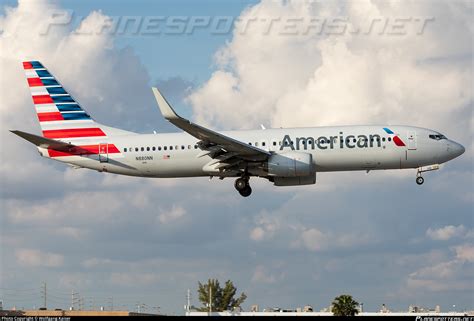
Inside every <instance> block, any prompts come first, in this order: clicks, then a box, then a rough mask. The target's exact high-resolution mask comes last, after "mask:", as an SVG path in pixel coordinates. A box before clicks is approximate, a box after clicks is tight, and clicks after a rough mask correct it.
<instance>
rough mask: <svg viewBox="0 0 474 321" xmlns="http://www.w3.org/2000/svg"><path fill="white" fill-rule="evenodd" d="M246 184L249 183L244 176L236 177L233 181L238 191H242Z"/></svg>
mask: <svg viewBox="0 0 474 321" xmlns="http://www.w3.org/2000/svg"><path fill="white" fill-rule="evenodd" d="M248 185H249V182H248V181H247V180H246V179H245V178H242V177H240V178H237V179H236V180H235V183H234V186H235V189H236V190H238V191H239V192H240V191H243V190H244V189H245V187H247V186H248Z"/></svg>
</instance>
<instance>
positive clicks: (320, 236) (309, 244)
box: [301, 228, 328, 251]
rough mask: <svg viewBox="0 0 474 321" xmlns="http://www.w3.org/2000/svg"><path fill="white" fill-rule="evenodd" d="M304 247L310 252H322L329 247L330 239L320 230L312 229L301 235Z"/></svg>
mask: <svg viewBox="0 0 474 321" xmlns="http://www.w3.org/2000/svg"><path fill="white" fill-rule="evenodd" d="M301 239H302V240H303V244H304V246H305V247H306V248H307V249H308V250H310V251H320V250H322V249H324V248H326V247H327V246H328V244H327V242H328V237H327V235H325V234H324V233H322V232H321V231H320V230H318V229H316V228H311V229H308V230H305V231H303V233H302V234H301Z"/></svg>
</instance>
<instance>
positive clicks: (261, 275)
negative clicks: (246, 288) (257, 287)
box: [252, 265, 277, 283]
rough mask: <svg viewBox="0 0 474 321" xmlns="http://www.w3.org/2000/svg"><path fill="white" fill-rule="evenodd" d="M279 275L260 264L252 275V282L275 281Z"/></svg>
mask: <svg viewBox="0 0 474 321" xmlns="http://www.w3.org/2000/svg"><path fill="white" fill-rule="evenodd" d="M276 281H277V277H276V276H275V275H272V274H270V273H269V272H268V271H267V269H266V268H265V267H264V266H263V265H258V266H257V267H255V270H254V272H253V275H252V282H260V283H275V282H276Z"/></svg>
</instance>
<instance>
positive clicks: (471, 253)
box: [454, 244, 474, 262]
mask: <svg viewBox="0 0 474 321" xmlns="http://www.w3.org/2000/svg"><path fill="white" fill-rule="evenodd" d="M454 250H455V251H456V258H457V259H458V260H461V261H467V262H474V245H473V244H462V245H459V246H456V247H454Z"/></svg>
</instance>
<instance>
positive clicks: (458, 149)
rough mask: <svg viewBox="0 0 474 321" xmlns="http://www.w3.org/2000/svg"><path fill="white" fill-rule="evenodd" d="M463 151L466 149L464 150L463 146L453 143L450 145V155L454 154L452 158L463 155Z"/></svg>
mask: <svg viewBox="0 0 474 321" xmlns="http://www.w3.org/2000/svg"><path fill="white" fill-rule="evenodd" d="M465 151H466V149H465V148H464V146H463V145H461V144H458V143H455V142H453V144H452V153H453V154H454V157H458V156H460V155H462V154H464V152H465Z"/></svg>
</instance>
